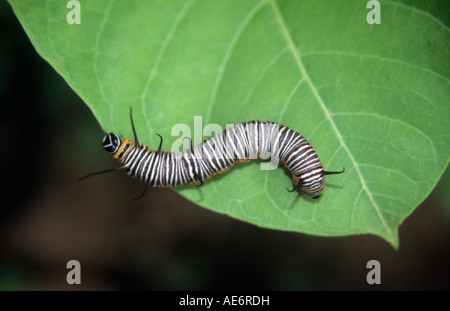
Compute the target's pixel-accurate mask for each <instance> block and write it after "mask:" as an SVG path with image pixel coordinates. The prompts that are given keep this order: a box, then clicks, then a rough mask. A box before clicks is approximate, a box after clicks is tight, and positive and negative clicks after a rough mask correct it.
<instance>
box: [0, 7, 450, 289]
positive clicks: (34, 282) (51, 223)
mask: <svg viewBox="0 0 450 311" xmlns="http://www.w3.org/2000/svg"><path fill="white" fill-rule="evenodd" d="M0 107H1V114H0V118H1V121H0V135H1V136H0V137H1V145H0V146H1V147H0V148H1V152H0V160H1V161H0V163H1V166H2V173H3V174H2V176H3V178H4V181H3V185H2V187H1V193H2V196H1V197H2V203H1V216H0V289H1V290H110V289H114V290H117V289H119V290H120V289H150V290H210V289H211V290H212V289H229V290H234V289H248V290H373V289H383V290H433V289H438V290H443V289H445V290H448V289H450V281H449V276H450V273H449V272H450V265H449V263H450V250H449V240H450V226H449V225H450V207H449V198H450V195H449V193H448V190H449V189H448V185H449V178H450V176H449V174H448V172H447V174H446V175H445V176H444V178H443V180H441V182H440V184H439V185H438V187H437V188H436V189H435V190H434V192H433V193H432V194H431V195H430V196H429V197H428V198H427V199H426V200H425V202H423V204H421V205H420V206H419V207H418V208H417V209H416V210H415V211H414V212H413V214H412V215H411V216H410V217H408V218H407V219H406V220H405V222H404V223H403V224H402V225H401V226H400V229H399V235H400V248H399V250H394V249H393V248H392V247H391V246H390V245H389V244H388V243H387V242H385V241H384V240H382V239H381V238H379V237H375V236H371V235H361V236H351V237H336V238H323V237H314V236H308V235H304V234H299V233H291V232H279V231H274V230H268V229H262V228H258V227H256V226H253V225H250V224H247V223H243V222H240V221H238V220H235V219H232V218H229V217H228V216H224V215H220V214H216V213H214V212H211V211H208V210H206V209H203V208H201V207H198V206H196V205H195V204H193V203H190V202H189V201H187V200H185V199H184V198H182V197H181V196H180V195H178V194H177V193H176V192H175V191H172V190H169V189H150V190H151V191H149V193H147V195H146V196H145V197H144V198H143V199H141V200H139V201H134V200H133V198H134V197H136V196H138V195H139V194H140V193H141V191H142V189H143V188H142V187H143V185H142V184H140V183H138V182H137V181H135V180H132V179H130V178H129V177H128V176H126V175H125V174H123V173H122V174H121V173H117V174H111V175H108V176H106V175H105V176H102V177H97V178H93V179H88V180H86V181H83V182H79V183H78V182H76V181H75V180H76V179H77V178H78V177H80V176H82V175H85V174H86V173H89V172H92V171H96V170H99V169H103V168H109V167H113V166H114V165H116V163H114V161H113V160H112V157H110V155H108V154H107V153H105V152H104V151H102V150H101V148H100V141H101V138H102V136H103V134H104V133H103V132H102V131H101V129H100V126H99V125H98V124H97V122H96V120H95V119H94V117H93V116H92V114H91V113H90V111H89V109H88V108H87V106H85V105H84V103H83V102H82V101H81V100H80V98H79V97H78V96H77V95H76V94H75V93H74V92H73V91H72V90H71V89H70V88H69V87H68V86H67V84H66V83H65V82H64V81H63V79H62V78H61V77H60V76H59V75H58V74H56V73H55V71H54V70H53V69H52V68H51V66H50V65H48V64H47V63H46V62H45V61H44V60H43V59H41V58H40V56H39V55H38V54H37V53H36V51H35V50H34V48H33V46H32V45H31V43H30V42H29V40H28V38H27V36H26V35H25V33H24V31H23V29H22V27H21V26H20V24H19V22H18V21H17V19H16V18H15V16H14V15H13V13H12V10H11V8H10V7H9V5H8V4H7V3H5V2H4V1H2V2H1V3H0ZM71 259H76V260H78V261H79V262H80V263H81V282H82V284H81V285H68V284H67V283H66V274H67V273H68V271H69V270H68V269H66V263H67V262H68V261H69V260H71ZM371 259H376V260H378V261H379V262H380V263H381V282H382V284H381V285H368V284H367V282H366V274H367V272H368V271H369V270H368V269H367V268H366V263H367V262H368V261H369V260H371Z"/></svg>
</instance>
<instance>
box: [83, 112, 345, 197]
mask: <svg viewBox="0 0 450 311" xmlns="http://www.w3.org/2000/svg"><path fill="white" fill-rule="evenodd" d="M130 120H131V127H132V130H133V135H134V142H133V141H131V140H130V139H127V138H122V137H120V136H118V135H117V134H114V133H108V134H106V135H105V136H104V138H103V141H102V147H103V149H104V150H106V151H107V152H109V153H112V154H113V157H114V159H116V160H118V161H119V162H120V164H121V166H119V167H116V168H112V169H107V170H103V171H99V172H94V173H91V174H88V175H86V176H84V177H81V178H80V179H79V180H81V179H84V178H87V177H90V176H93V175H98V174H102V173H108V172H113V171H119V170H125V171H126V172H127V173H128V175H130V176H133V177H136V178H138V179H139V180H141V181H143V182H145V183H146V186H145V188H144V191H143V192H142V194H141V195H140V196H139V197H137V198H136V199H140V198H142V197H143V196H144V194H145V192H146V191H147V189H148V187H150V186H152V187H176V186H181V185H186V184H198V185H197V187H200V186H202V185H203V181H204V180H205V179H207V178H209V177H211V176H213V175H216V174H220V173H223V172H225V171H226V170H228V169H229V168H230V167H231V166H233V165H234V164H235V163H237V162H246V161H249V160H250V159H256V158H263V159H266V158H268V157H272V159H276V160H277V163H278V162H281V163H283V164H284V166H285V167H286V168H287V169H288V170H289V171H290V173H291V174H292V180H293V182H294V188H293V189H292V190H289V189H287V190H288V191H289V192H293V191H295V190H300V191H301V192H302V193H303V194H304V195H305V196H307V197H311V198H313V199H318V198H319V197H320V196H321V195H322V193H323V190H324V187H325V180H324V176H325V175H332V174H341V173H343V172H344V170H345V169H343V170H342V171H340V172H327V171H324V169H323V167H322V163H321V162H320V160H319V157H318V156H317V153H316V151H315V150H314V148H313V146H311V144H310V143H309V142H308V141H307V140H306V139H305V138H304V137H303V136H302V135H300V134H299V133H297V132H296V131H294V130H292V129H290V128H289V127H287V126H284V125H281V124H278V123H275V122H271V121H250V122H244V123H239V124H236V125H235V126H233V127H229V128H227V129H225V130H224V131H222V132H221V133H218V134H216V135H215V136H213V137H211V138H209V139H206V140H204V141H203V142H202V143H200V144H199V145H197V146H195V147H193V146H192V141H191V147H190V149H186V150H184V151H182V152H170V151H168V152H166V151H161V147H162V143H163V138H162V137H161V135H159V134H156V135H158V136H159V138H160V143H159V147H158V150H156V151H155V150H152V149H150V148H149V147H147V146H145V145H140V144H139V141H138V138H137V135H136V130H135V127H134V122H133V116H132V111H131V108H130ZM187 139H189V140H190V138H187Z"/></svg>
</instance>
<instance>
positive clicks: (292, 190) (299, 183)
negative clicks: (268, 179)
mask: <svg viewBox="0 0 450 311" xmlns="http://www.w3.org/2000/svg"><path fill="white" fill-rule="evenodd" d="M301 185H302V184H301V182H298V183H297V184H296V185H295V186H294V188H292V189H291V190H289V189H288V188H286V190H287V191H288V192H294V191H295V190H297V189H298V188H300V186H301Z"/></svg>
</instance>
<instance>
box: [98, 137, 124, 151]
mask: <svg viewBox="0 0 450 311" xmlns="http://www.w3.org/2000/svg"><path fill="white" fill-rule="evenodd" d="M121 143H122V140H121V139H120V137H119V136H118V135H116V134H114V133H109V134H106V135H105V137H103V140H102V148H103V149H104V150H106V151H108V152H110V153H115V152H116V151H117V149H119V147H120V144H121Z"/></svg>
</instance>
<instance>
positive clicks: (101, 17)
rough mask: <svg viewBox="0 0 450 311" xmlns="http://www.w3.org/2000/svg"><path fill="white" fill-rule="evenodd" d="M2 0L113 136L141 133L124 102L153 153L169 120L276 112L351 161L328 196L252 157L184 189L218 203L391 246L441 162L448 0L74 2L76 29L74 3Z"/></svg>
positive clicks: (249, 216)
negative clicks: (376, 17)
mask: <svg viewBox="0 0 450 311" xmlns="http://www.w3.org/2000/svg"><path fill="white" fill-rule="evenodd" d="M9 2H10V4H11V5H12V7H13V9H14V12H15V13H16V15H17V17H18V18H19V20H20V22H21V23H22V25H23V27H24V29H25V31H26V32H27V34H28V36H29V37H30V40H31V42H32V43H33V45H34V46H35V47H36V50H37V51H38V53H39V54H40V55H41V56H42V57H43V58H44V59H46V60H47V61H48V62H49V63H50V64H51V65H52V66H53V67H54V68H55V70H57V71H58V72H59V73H60V74H61V75H62V76H63V77H64V79H66V81H67V82H68V84H69V85H70V86H71V87H72V88H73V89H74V90H75V91H76V92H77V93H78V94H79V95H80V96H81V97H82V99H83V100H84V101H85V102H86V104H87V105H88V106H89V108H90V109H91V110H92V112H93V114H94V115H95V117H96V118H97V120H98V122H99V123H100V125H101V127H102V128H103V129H104V130H105V132H109V131H113V132H117V133H119V134H120V135H123V136H125V137H132V131H131V127H130V120H129V114H128V111H129V107H130V106H132V107H133V112H134V118H135V123H136V127H137V131H138V135H139V137H140V142H141V143H145V144H147V145H149V146H151V147H153V148H156V147H157V145H158V137H157V136H156V135H155V133H159V134H161V135H163V137H164V147H165V148H164V149H166V150H167V149H170V148H169V147H170V146H171V144H172V143H173V142H174V141H175V140H176V139H178V138H179V137H178V136H171V129H172V127H173V126H175V125H176V124H187V125H189V127H190V128H191V130H192V131H193V130H194V116H201V117H202V118H203V119H202V120H203V123H202V125H203V127H204V126H206V125H207V124H210V123H217V124H219V125H220V126H222V127H223V128H224V127H225V126H226V124H236V123H239V122H243V121H248V120H253V119H261V120H272V121H276V122H279V123H282V124H285V125H287V126H289V127H291V128H293V129H295V130H297V131H298V132H300V133H301V134H302V135H303V136H305V137H306V138H307V139H308V140H309V141H310V142H311V143H312V144H313V145H314V146H315V149H316V150H317V152H318V154H319V156H320V158H321V160H322V162H323V164H324V167H325V168H326V169H327V170H340V169H341V168H342V167H345V169H346V171H345V174H342V175H336V176H329V177H327V180H326V183H327V186H326V189H325V193H324V195H323V196H322V197H321V199H320V200H311V199H307V198H304V197H302V196H299V195H297V194H292V193H288V192H287V191H286V190H285V188H286V187H291V185H292V182H291V180H290V177H289V174H288V173H287V172H286V171H285V170H282V169H277V170H272V171H262V170H260V166H259V165H260V163H258V162H252V163H251V164H242V165H236V166H235V167H234V168H233V169H232V170H230V171H229V172H227V173H226V174H223V175H220V176H215V177H212V178H211V179H209V180H207V181H206V182H205V185H204V186H203V187H202V188H195V187H191V186H188V187H181V188H177V191H179V192H180V193H181V194H182V195H183V196H185V197H187V198H189V199H190V200H192V201H194V202H196V203H198V204H199V205H201V206H204V207H206V208H209V209H211V210H214V211H216V212H219V213H225V214H228V215H230V216H232V217H235V218H238V219H241V220H244V221H247V222H250V223H253V224H255V225H258V226H262V227H268V228H275V229H280V230H289V231H298V232H304V233H308V234H314V235H322V236H338V235H350V234H363V233H372V234H376V235H379V236H381V237H383V238H384V239H386V240H387V241H389V242H390V243H391V244H392V245H394V246H397V245H398V238H397V230H398V226H399V225H400V224H401V223H402V221H403V220H404V219H405V218H406V217H407V216H408V215H410V214H411V213H412V211H413V210H414V209H415V208H416V207H417V206H418V205H419V204H420V203H421V202H422V201H423V200H424V199H425V198H426V197H427V195H428V194H429V193H430V192H431V190H432V189H433V187H434V186H435V185H436V183H437V181H438V179H439V177H440V176H441V175H442V173H443V171H444V169H445V167H446V166H447V164H448V161H449V154H450V150H449V133H450V126H449V118H448V117H449V115H450V114H449V112H450V111H449V105H448V103H449V79H448V77H449V70H450V63H449V61H448V55H449V42H450V40H449V28H448V26H447V24H448V22H449V20H448V15H447V14H445V12H447V4H446V2H445V1H422V2H417V1H380V4H381V24H374V25H369V24H368V23H367V21H366V16H367V14H368V13H369V11H370V9H368V8H366V4H367V1H356V0H355V1H351V0H347V1H318V0H314V1H312V0H311V1H292V0H284V1H282V0H278V1H276V0H247V1H242V0H227V1H207V0H203V1H202V0H198V1H193V0H179V1H175V0H173V1H168V0H161V1H148V0H145V1H144V0H142V1H138V0H135V1H114V0H96V1H80V4H81V10H80V12H81V19H80V21H81V24H72V25H69V24H68V23H67V22H66V15H67V14H68V13H69V12H70V9H67V8H66V3H67V2H65V1H61V0H47V1H41V0H9ZM416 2H417V3H416ZM61 104H63V103H61ZM192 134H193V135H194V133H193V132H192ZM195 134H196V135H197V136H198V135H200V132H199V131H197V132H196V133H195ZM194 138H195V137H194ZM204 138H207V137H204ZM100 139H101V137H99V140H100ZM93 152H94V151H93ZM98 182H101V179H99V180H98ZM150 195H151V194H150Z"/></svg>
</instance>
